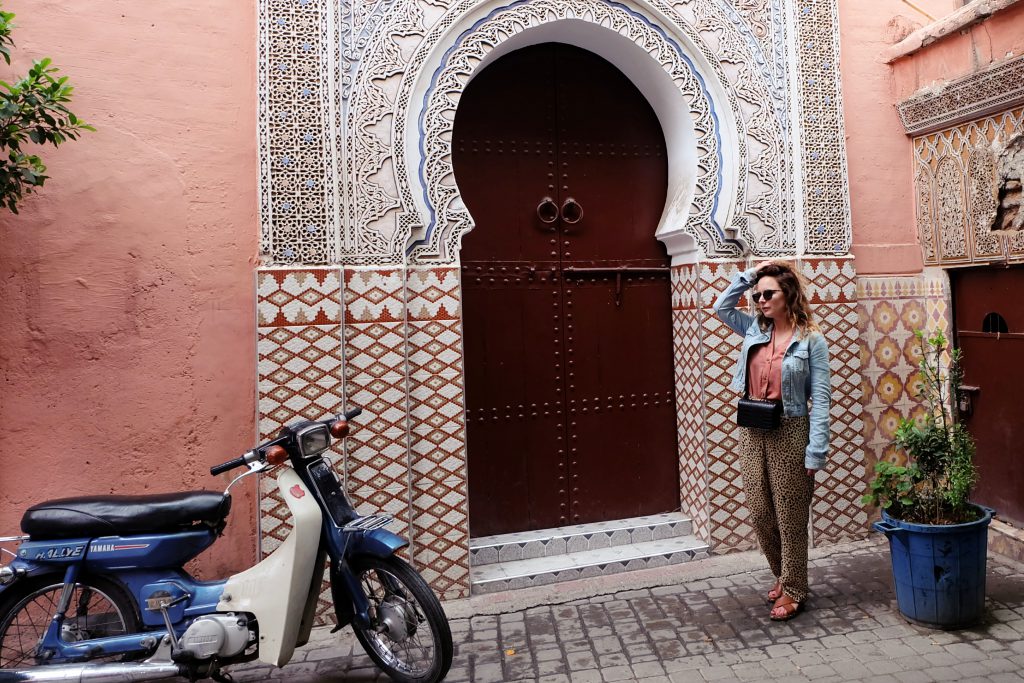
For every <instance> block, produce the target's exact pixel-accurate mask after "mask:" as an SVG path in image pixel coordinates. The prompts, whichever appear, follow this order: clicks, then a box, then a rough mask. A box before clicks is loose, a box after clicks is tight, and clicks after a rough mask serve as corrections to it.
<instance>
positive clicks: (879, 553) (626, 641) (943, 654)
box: [234, 539, 1024, 683]
mask: <svg viewBox="0 0 1024 683" xmlns="http://www.w3.org/2000/svg"><path fill="white" fill-rule="evenodd" d="M743 555H746V556H747V558H746V564H745V565H744V566H733V565H736V564H737V563H736V562H733V565H730V564H728V563H729V562H730V561H729V560H724V562H725V563H726V564H720V565H719V569H720V570H719V571H718V572H717V573H718V574H719V575H717V576H711V577H708V578H693V577H686V578H685V579H684V580H682V581H680V582H679V583H675V584H669V585H660V586H658V585H655V586H653V587H645V588H634V589H630V590H620V591H613V592H607V593H604V594H595V595H590V596H587V597H582V598H579V597H576V598H574V592H573V589H572V588H571V587H569V584H563V585H564V586H566V588H565V589H564V590H555V591H550V592H547V593H545V594H544V595H543V596H541V598H540V599H541V601H542V602H543V603H544V604H535V605H534V606H529V607H522V608H519V609H515V608H513V609H508V610H507V611H503V610H502V608H501V607H500V604H499V606H498V608H497V610H495V608H494V603H481V602H479V601H477V602H478V605H477V607H479V606H480V605H483V606H484V607H483V608H482V609H484V610H486V611H491V612H494V611H497V612H498V613H492V614H473V612H474V611H475V610H474V605H473V601H474V600H476V599H475V598H474V599H470V600H469V601H459V602H460V603H466V604H463V605H457V604H455V603H452V604H450V605H448V606H446V607H450V609H449V612H450V614H451V616H452V618H451V626H452V632H453V635H454V638H455V661H454V663H453V665H452V669H451V672H450V674H449V676H448V679H447V680H448V681H451V682H452V683H457V682H460V681H477V682H480V683H492V682H495V683H496V682H498V681H545V682H550V683H598V682H603V681H644V682H646V683H665V682H670V681H671V682H673V683H678V682H680V681H768V680H771V681H871V682H872V683H887V682H900V683H914V682H917V681H961V682H964V683H966V682H967V681H1024V567H1022V566H1021V565H1019V564H1017V563H1014V562H1012V561H1011V560H1008V559H1005V558H1003V557H1001V556H997V555H990V557H989V565H988V579H987V596H988V599H987V604H986V614H985V619H984V621H983V622H982V623H981V624H979V625H978V626H976V627H974V628H971V629H967V630H961V631H952V632H944V631H935V630H931V629H926V628H922V627H919V626H914V625H911V624H908V623H907V622H906V621H905V620H903V619H902V618H901V617H900V615H899V613H898V611H897V609H896V604H895V595H894V593H893V589H892V579H891V569H890V565H889V553H888V549H887V547H886V545H885V544H884V541H880V540H879V539H872V540H868V541H862V542H858V543H851V544H848V545H846V546H843V547H842V548H841V549H840V550H837V551H834V552H832V553H831V554H824V556H817V557H816V556H815V555H812V560H811V563H810V579H811V590H812V595H811V597H810V599H809V600H808V603H807V610H806V611H805V612H804V613H803V614H801V615H799V616H798V617H796V618H795V619H794V620H792V621H789V622H786V623H776V622H772V621H770V620H769V619H768V605H767V604H766V602H765V599H764V598H763V597H762V595H763V594H764V593H766V592H767V590H768V588H769V587H770V585H771V575H770V574H769V573H768V571H767V569H753V568H752V567H754V566H757V565H760V564H761V563H760V561H759V558H757V557H756V556H755V555H754V554H753V553H745V554H743ZM728 557H731V556H726V558H728ZM716 559H717V560H719V561H720V562H722V560H721V559H720V558H713V559H712V560H706V561H705V562H714V561H715V560H716ZM740 564H742V563H740ZM721 567H725V568H726V570H725V571H722V570H721ZM730 567H732V569H731V570H730ZM696 576H698V577H699V574H698V575H696ZM654 583H658V582H657V581H654ZM598 588H600V587H598ZM599 592H600V591H599ZM518 593H522V591H518ZM488 605H490V608H489V609H488V608H487V606H488ZM460 612H461V613H463V614H461V615H460ZM339 637H340V640H339ZM296 654H297V657H296V660H295V661H293V662H292V663H291V664H289V665H288V666H286V667H284V668H283V669H269V668H265V667H253V666H250V667H249V668H245V669H240V668H239V669H235V671H234V675H235V678H236V680H238V681H256V680H285V681H324V682H327V681H338V682H341V681H346V682H351V683H363V682H366V681H383V680H389V679H387V678H385V677H384V676H383V675H382V674H380V673H379V672H378V671H377V670H376V669H375V668H374V667H373V665H372V663H371V662H370V660H369V659H368V658H367V657H366V656H365V655H364V654H363V653H362V652H361V650H360V648H359V645H358V643H356V642H355V640H354V638H352V637H351V635H350V631H349V630H348V629H346V630H345V631H344V632H343V634H335V635H328V632H327V629H323V630H318V631H317V632H316V636H315V638H314V640H313V641H312V642H311V643H310V644H309V645H307V646H306V647H305V648H303V649H302V650H300V651H299V652H297V653H296Z"/></svg>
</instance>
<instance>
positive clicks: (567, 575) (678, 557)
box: [470, 536, 708, 594]
mask: <svg viewBox="0 0 1024 683" xmlns="http://www.w3.org/2000/svg"><path fill="white" fill-rule="evenodd" d="M706 557H708V545H707V544H706V543H704V542H702V541H700V540H698V539H697V538H695V537H693V536H678V537H674V538H667V539H663V540H658V541H646V542H641V543H632V544H629V545H616V546H609V547H606V548H597V549H594V550H582V551H577V552H571V553H565V554H562V555H551V556H548V557H537V558H533V559H529V560H514V561H510V562H500V563H496V564H485V565H481V566H475V567H472V568H471V571H470V581H471V583H472V592H473V593H474V594H479V593H494V592H497V591H504V590H517V589H520V588H529V587H531V586H543V585H547V584H551V583H558V582H561V581H573V580H576V579H585V578H589V577H594V576H606V575H610V574H618V573H621V572H627V571H634V570H638V569H653V568H655V567H665V566H668V565H672V564H681V563H683V562H689V561H690V560H695V559H703V558H706Z"/></svg>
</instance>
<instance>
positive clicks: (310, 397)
mask: <svg viewBox="0 0 1024 683" xmlns="http://www.w3.org/2000/svg"><path fill="white" fill-rule="evenodd" d="M256 314H257V320H256V325H257V340H256V346H257V391H258V404H257V406H258V407H257V410H258V415H257V425H258V430H259V438H260V440H265V439H269V438H271V437H272V436H273V435H274V434H276V433H277V432H278V430H280V429H281V427H283V426H284V425H286V424H289V423H291V422H294V421H296V420H300V419H310V420H315V419H322V418H323V417H324V416H325V415H329V414H333V413H338V412H339V411H340V410H341V409H342V396H343V377H342V348H341V335H340V334H339V327H340V324H341V270H340V269H339V268H309V269H302V270H285V269H279V270H263V271H257V273H256ZM329 460H330V461H331V464H332V466H333V467H335V469H336V470H337V471H338V472H339V474H343V473H344V457H343V454H342V451H341V449H340V447H339V446H337V445H336V446H334V447H333V449H332V453H331V454H330V457H329ZM259 486H260V501H259V547H260V552H261V553H262V554H264V555H267V554H269V553H271V552H273V551H274V549H276V548H277V547H278V546H279V545H280V544H281V543H282V542H283V541H284V539H285V538H286V537H287V535H288V532H289V530H290V529H291V523H290V519H291V514H290V513H289V511H288V507H287V505H285V503H284V501H283V500H282V499H281V497H280V494H279V492H278V489H277V481H276V479H275V478H274V477H273V476H272V475H271V476H262V477H260V484H259ZM330 605H331V602H330V588H329V586H328V585H327V583H326V582H325V583H324V584H323V585H322V586H321V591H320V597H319V599H318V601H317V608H316V614H317V618H318V619H320V620H323V621H326V620H328V619H329V618H330Z"/></svg>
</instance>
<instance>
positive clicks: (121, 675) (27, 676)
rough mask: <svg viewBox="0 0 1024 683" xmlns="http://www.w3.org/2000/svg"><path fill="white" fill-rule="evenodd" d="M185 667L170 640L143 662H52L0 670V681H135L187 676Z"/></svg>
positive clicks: (125, 682) (10, 682) (12, 682)
mask: <svg viewBox="0 0 1024 683" xmlns="http://www.w3.org/2000/svg"><path fill="white" fill-rule="evenodd" d="M186 675H187V672H186V668H185V667H183V666H181V665H180V664H176V663H175V662H173V661H171V644H170V639H169V638H167V637H166V636H165V637H164V638H162V639H161V641H160V645H159V647H158V648H157V651H156V652H155V653H153V656H152V657H150V658H149V659H147V660H145V661H143V662H110V663H106V664H100V663H95V662H94V663H89V662H85V663H82V664H54V665H52V666H51V665H47V664H43V665H41V666H33V667H29V668H27V669H0V683H135V682H137V681H159V680H162V679H165V678H176V677H178V676H186Z"/></svg>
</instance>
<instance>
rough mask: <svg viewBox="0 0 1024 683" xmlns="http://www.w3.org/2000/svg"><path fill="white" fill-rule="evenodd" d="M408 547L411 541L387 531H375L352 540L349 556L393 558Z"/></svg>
mask: <svg viewBox="0 0 1024 683" xmlns="http://www.w3.org/2000/svg"><path fill="white" fill-rule="evenodd" d="M407 545H409V541H407V540H405V539H404V538H402V537H401V536H399V535H398V534H393V533H391V532H390V531H388V530H387V529H374V530H373V531H366V532H364V533H361V534H357V535H356V536H355V538H353V539H351V540H350V541H349V546H348V554H349V555H370V556H372V557H379V558H380V559H384V558H386V557H391V556H392V555H394V554H395V553H396V552H397V551H399V550H401V549H402V548H404V547H405V546H407Z"/></svg>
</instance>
